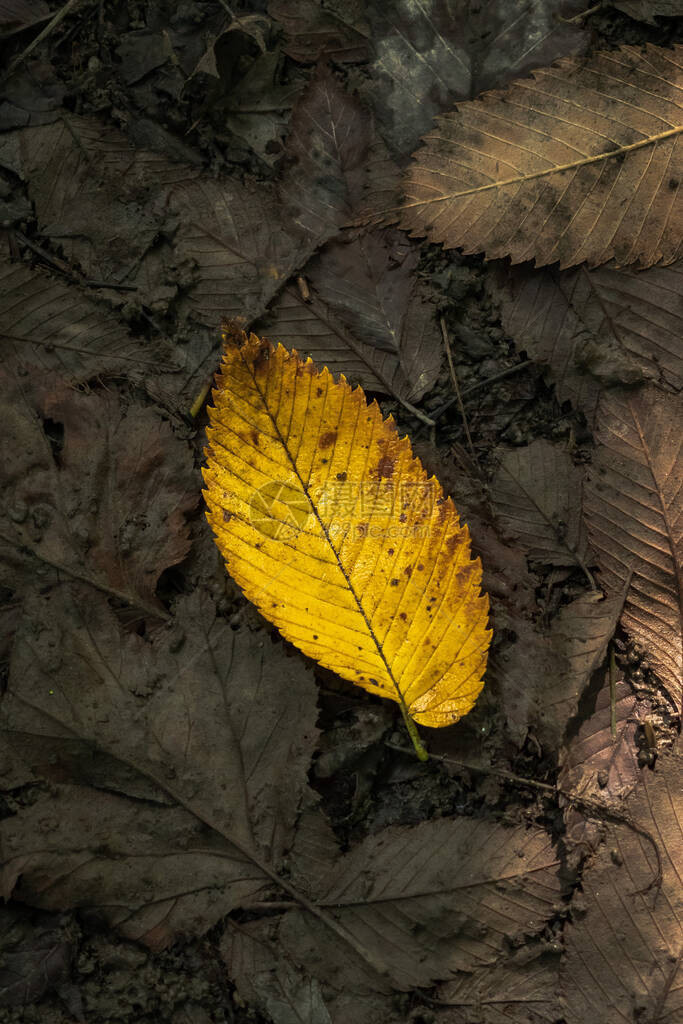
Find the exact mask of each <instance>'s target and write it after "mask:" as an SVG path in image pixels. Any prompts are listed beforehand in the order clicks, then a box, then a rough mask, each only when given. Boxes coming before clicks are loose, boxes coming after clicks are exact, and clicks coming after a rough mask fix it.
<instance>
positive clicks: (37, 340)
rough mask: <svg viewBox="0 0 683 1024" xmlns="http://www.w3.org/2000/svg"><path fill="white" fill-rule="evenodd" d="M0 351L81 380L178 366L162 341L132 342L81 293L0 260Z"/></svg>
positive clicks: (103, 309) (124, 329)
mask: <svg viewBox="0 0 683 1024" xmlns="http://www.w3.org/2000/svg"><path fill="white" fill-rule="evenodd" d="M0 351H2V353H3V362H4V364H5V365H7V364H8V363H9V362H13V363H17V364H26V365H29V366H32V367H36V368H40V369H41V370H49V371H52V372H55V371H56V372H57V373H59V375H60V377H61V378H63V379H65V380H73V381H78V380H84V379H89V378H91V377H93V376H95V375H96V374H98V373H125V374H126V376H128V377H132V378H133V379H135V378H136V377H140V376H141V375H143V374H150V373H152V372H153V371H156V370H157V369H158V367H159V365H160V364H161V365H162V366H163V367H164V368H165V369H171V368H172V367H173V365H174V363H175V364H176V365H177V360H176V354H175V352H173V350H172V349H171V347H170V345H168V344H167V343H166V342H163V341H158V340H157V341H153V342H150V341H147V340H145V339H144V338H134V337H133V336H132V335H131V334H130V332H129V331H128V329H127V327H126V326H125V324H123V323H122V322H121V321H120V320H119V319H118V317H117V316H116V315H115V314H114V313H112V312H111V311H110V310H109V309H107V308H106V307H105V306H103V305H102V304H100V303H98V302H96V301H95V300H94V299H91V298H89V297H88V296H87V295H86V294H84V293H83V292H82V291H81V290H80V289H78V288H76V287H73V286H71V285H69V284H65V283H64V282H62V281H59V280H56V279H55V278H52V277H50V276H48V275H47V274H45V273H42V272H41V271H39V270H31V269H30V268H29V267H27V266H26V265H25V264H22V263H11V262H10V261H9V260H4V259H0Z"/></svg>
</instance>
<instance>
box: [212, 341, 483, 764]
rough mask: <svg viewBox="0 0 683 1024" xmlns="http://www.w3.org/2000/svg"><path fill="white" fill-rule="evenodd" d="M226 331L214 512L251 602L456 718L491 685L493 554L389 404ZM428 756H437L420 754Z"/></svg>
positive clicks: (344, 670)
mask: <svg viewBox="0 0 683 1024" xmlns="http://www.w3.org/2000/svg"><path fill="white" fill-rule="evenodd" d="M242 340H243V342H244V343H243V344H242V345H241V346H240V345H239V344H238V343H237V342H238V336H237V335H235V336H232V337H226V342H227V344H226V349H225V354H224V359H223V364H222V367H221V372H220V376H219V377H218V380H217V385H218V386H217V388H216V390H215V391H214V393H213V394H214V400H215V403H216V405H215V408H212V409H210V410H209V416H210V420H211V425H210V427H209V429H208V431H207V435H208V446H207V450H206V453H207V456H208V466H207V468H206V469H205V471H204V479H205V481H206V485H207V490H206V491H205V496H206V500H207V504H208V508H209V511H208V519H209V522H210V524H211V526H212V528H213V531H214V534H215V537H216V542H217V544H218V547H219V548H220V550H221V553H222V554H223V555H224V557H225V559H226V564H227V568H228V570H229V571H230V573H231V574H232V576H233V577H234V578H235V579H236V580H237V582H238V583H239V584H240V586H241V587H242V589H243V590H244V592H245V594H246V596H247V597H248V598H249V599H250V600H251V601H253V603H254V604H256V606H257V607H258V608H259V610H260V611H261V612H262V613H263V614H264V615H265V616H266V617H267V618H268V619H270V620H271V622H273V623H274V624H275V625H276V626H277V627H278V629H279V630H280V632H281V633H282V634H283V635H284V636H285V637H286V638H287V639H288V640H291V641H292V642H293V643H295V644H296V645H297V646H298V647H300V648H301V650H302V651H304V653H305V654H307V655H309V656H310V657H312V658H315V659H316V660H317V661H319V662H320V663H321V664H323V665H324V666H326V667H327V668H329V669H332V670H333V671H335V672H337V673H338V674H339V675H341V676H343V677H344V678H345V679H349V680H351V681H352V682H353V683H356V684H357V685H358V686H362V687H363V688H365V689H366V690H369V691H370V692H371V693H376V694H379V695H380V696H382V697H388V698H390V699H391V700H394V701H397V702H398V703H399V705H400V706H401V710H402V713H403V715H404V718H405V720H406V725H407V726H408V728H409V730H410V731H411V736H412V737H413V738H414V742H415V743H416V749H420V748H419V747H418V744H419V740H418V739H417V733H416V730H415V727H414V724H413V723H412V721H411V719H415V721H417V722H419V723H421V724H423V725H429V726H445V725H450V724H451V723H453V722H456V721H457V720H458V719H459V718H460V717H461V716H462V715H464V714H466V713H467V712H468V711H469V710H470V709H471V707H472V705H473V704H474V701H475V699H476V697H477V695H478V693H479V691H480V690H481V687H482V685H483V682H482V678H483V673H484V669H485V667H486V657H487V651H488V646H489V641H490V637H491V633H490V631H489V630H488V629H487V628H486V623H487V616H488V598H487V597H486V596H483V595H482V594H481V592H480V587H481V574H482V569H481V562H480V560H479V559H478V558H476V559H473V558H472V557H471V554H470V540H469V531H468V529H467V526H460V523H459V520H458V515H457V513H456V510H455V508H454V506H453V502H452V501H451V499H450V498H446V497H444V494H443V491H442V489H441V487H440V485H439V483H438V481H437V480H436V479H435V478H434V477H432V478H428V477H427V474H426V473H425V471H424V469H423V468H422V465H421V463H420V462H419V460H418V459H415V458H414V457H413V455H412V451H411V447H410V442H409V441H408V439H407V438H405V437H404V438H400V437H399V436H398V433H397V431H396V427H395V425H394V423H393V420H392V418H391V417H390V418H389V419H387V420H383V419H382V415H381V412H380V410H379V407H378V405H377V403H376V402H373V403H372V404H371V405H369V406H368V405H367V403H366V401H365V395H364V394H363V391H362V390H361V389H360V388H356V389H355V390H351V388H350V386H349V385H348V384H347V382H346V380H345V379H344V377H341V379H340V381H339V382H338V383H336V382H335V381H334V379H333V377H332V374H331V373H330V372H329V370H328V369H327V368H324V369H323V370H321V371H318V370H317V369H316V367H315V366H314V364H313V362H312V361H311V360H310V359H309V360H307V361H306V362H303V361H302V360H301V359H300V358H299V357H298V355H297V354H296V352H291V353H290V352H288V351H287V350H286V349H285V348H283V347H282V346H281V345H278V347H277V348H273V346H272V345H270V344H269V343H268V342H263V341H260V340H259V339H258V338H257V337H255V336H254V335H251V337H250V338H249V339H247V338H246V336H243V337H242ZM421 756H422V757H424V756H426V755H425V753H424V751H423V750H422V751H421Z"/></svg>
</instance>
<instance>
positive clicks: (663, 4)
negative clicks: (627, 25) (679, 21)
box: [609, 0, 683, 25]
mask: <svg viewBox="0 0 683 1024" xmlns="http://www.w3.org/2000/svg"><path fill="white" fill-rule="evenodd" d="M609 3H610V6H612V7H616V8H617V10H618V11H623V13H624V14H628V16H629V18H635V19H636V20H638V21H646V22H647V23H648V25H656V24H657V21H656V19H657V18H677V17H680V16H681V15H683V0H609Z"/></svg>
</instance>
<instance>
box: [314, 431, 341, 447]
mask: <svg viewBox="0 0 683 1024" xmlns="http://www.w3.org/2000/svg"><path fill="white" fill-rule="evenodd" d="M336 440H337V431H336V430H326V431H325V433H324V434H322V435H321V437H320V440H319V442H318V445H319V447H320V448H329V447H330V445H332V444H334V442H335V441H336Z"/></svg>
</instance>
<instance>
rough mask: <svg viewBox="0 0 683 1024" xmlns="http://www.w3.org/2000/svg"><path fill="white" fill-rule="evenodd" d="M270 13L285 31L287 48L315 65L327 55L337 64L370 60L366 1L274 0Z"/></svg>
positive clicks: (285, 48)
mask: <svg viewBox="0 0 683 1024" xmlns="http://www.w3.org/2000/svg"><path fill="white" fill-rule="evenodd" d="M268 13H269V14H270V15H271V17H273V18H275V20H276V21H279V22H280V24H281V25H282V27H283V28H284V30H285V42H284V47H283V48H284V51H285V53H286V54H287V56H288V57H291V58H292V60H298V61H301V62H302V63H304V64H312V63H315V62H316V61H318V60H320V58H321V57H327V58H328V59H329V60H333V61H334V62H335V63H336V64H355V63H358V62H363V61H365V60H367V59H368V55H369V51H370V41H369V39H368V36H369V33H370V29H369V26H368V24H367V21H366V19H365V11H364V3H363V2H362V0H324V2H321V0H270V2H269V4H268Z"/></svg>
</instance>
